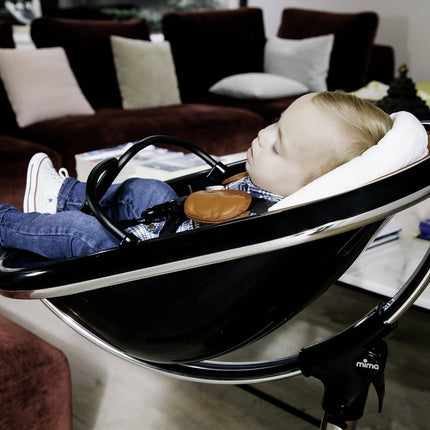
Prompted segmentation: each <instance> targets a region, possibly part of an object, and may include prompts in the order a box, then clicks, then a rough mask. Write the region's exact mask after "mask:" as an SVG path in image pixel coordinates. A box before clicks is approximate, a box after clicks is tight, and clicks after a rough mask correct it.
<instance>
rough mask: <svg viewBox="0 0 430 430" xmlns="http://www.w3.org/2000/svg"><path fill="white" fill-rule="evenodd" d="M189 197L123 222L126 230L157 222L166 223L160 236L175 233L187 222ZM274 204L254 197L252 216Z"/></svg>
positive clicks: (165, 203)
mask: <svg viewBox="0 0 430 430" xmlns="http://www.w3.org/2000/svg"><path fill="white" fill-rule="evenodd" d="M187 197H188V196H185V197H180V198H178V199H174V200H169V201H167V202H164V203H160V204H158V205H155V206H153V207H151V208H149V209H147V210H146V211H143V212H142V213H141V214H140V218H137V219H132V220H124V221H121V225H122V226H123V227H124V228H129V227H133V226H135V225H138V224H145V225H149V224H152V223H155V222H161V221H165V223H164V226H163V228H162V229H161V232H160V236H164V235H167V234H171V233H175V232H176V230H177V229H178V228H179V226H180V225H181V224H182V223H183V222H184V221H186V220H187V216H186V215H185V213H184V203H185V200H186V199H187ZM273 204H274V202H273V201H271V200H266V199H262V198H257V197H253V198H252V202H251V205H250V206H249V210H250V212H251V213H252V214H256V215H259V214H262V213H264V212H267V210H268V209H269V208H270V206H272V205H273Z"/></svg>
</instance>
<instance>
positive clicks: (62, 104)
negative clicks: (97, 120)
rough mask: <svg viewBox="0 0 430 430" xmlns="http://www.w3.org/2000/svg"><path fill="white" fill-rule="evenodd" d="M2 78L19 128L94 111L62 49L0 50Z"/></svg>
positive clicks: (0, 75) (0, 74) (0, 72)
mask: <svg viewBox="0 0 430 430" xmlns="http://www.w3.org/2000/svg"><path fill="white" fill-rule="evenodd" d="M0 77H1V79H2V80H3V84H4V87H5V89H6V93H7V95H8V98H9V101H10V103H11V105H12V109H13V110H14V112H15V115H16V121H17V123H18V125H19V126H20V127H26V126H28V125H30V124H34V123H36V122H39V121H44V120H48V119H53V118H60V117H63V116H68V115H91V114H94V110H93V109H92V107H91V106H90V104H89V103H88V101H87V99H86V98H85V96H84V95H83V93H82V91H81V89H80V88H79V85H78V82H77V81H76V78H75V76H74V74H73V72H72V69H71V68H70V65H69V62H68V59H67V56H66V54H65V52H64V50H63V48H60V47H56V48H42V49H0Z"/></svg>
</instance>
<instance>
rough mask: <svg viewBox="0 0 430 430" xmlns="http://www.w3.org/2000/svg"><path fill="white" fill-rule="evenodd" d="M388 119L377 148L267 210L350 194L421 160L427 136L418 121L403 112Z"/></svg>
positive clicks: (424, 152) (375, 146)
mask: <svg viewBox="0 0 430 430" xmlns="http://www.w3.org/2000/svg"><path fill="white" fill-rule="evenodd" d="M391 118H392V119H393V121H394V124H393V127H392V129H391V130H390V131H389V132H388V133H387V134H386V135H385V136H384V137H383V138H382V139H381V140H380V141H379V142H378V144H377V145H374V146H372V147H371V148H369V149H368V150H367V151H365V152H364V153H363V154H362V155H360V156H359V157H356V158H354V159H352V160H350V161H348V162H347V163H345V164H342V165H341V166H339V167H337V168H336V169H334V170H332V171H331V172H328V173H326V174H325V175H323V176H321V177H319V178H317V179H315V180H314V181H312V182H311V183H309V184H308V185H306V186H304V187H303V188H301V189H300V190H298V191H296V192H295V193H293V194H291V195H290V196H288V197H286V198H285V199H283V200H281V201H280V202H278V203H276V204H275V205H273V206H272V207H271V208H270V209H269V210H277V209H283V208H286V207H290V206H296V205H299V204H303V203H309V202H311V201H314V200H319V199H323V198H326V197H330V196H333V195H336V194H340V193H344V192H346V191H350V190H352V189H354V188H358V187H360V186H362V185H364V184H366V183H368V182H371V181H373V180H375V179H377V178H380V177H381V176H385V175H388V174H390V173H393V172H395V171H396V170H399V169H401V168H403V167H405V166H407V165H409V164H411V163H414V162H415V161H418V160H420V159H421V158H423V157H425V156H426V155H427V153H428V148H427V147H428V136H427V132H426V130H425V129H424V127H423V125H422V124H421V123H420V122H419V121H418V119H417V118H416V117H415V116H414V115H412V114H411V113H409V112H403V111H402V112H397V113H393V114H392V115H391Z"/></svg>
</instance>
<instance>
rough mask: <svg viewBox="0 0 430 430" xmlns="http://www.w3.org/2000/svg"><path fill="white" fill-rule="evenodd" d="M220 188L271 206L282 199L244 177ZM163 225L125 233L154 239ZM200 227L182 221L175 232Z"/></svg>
mask: <svg viewBox="0 0 430 430" xmlns="http://www.w3.org/2000/svg"><path fill="white" fill-rule="evenodd" d="M222 188H223V189H225V190H240V191H245V192H246V193H249V194H251V196H252V197H256V198H260V199H264V200H269V201H272V202H273V204H275V203H277V202H279V201H280V200H282V199H283V197H282V196H279V195H277V194H272V193H269V192H268V191H265V190H262V189H261V188H259V187H257V186H255V185H254V184H253V183H252V181H251V178H250V177H249V176H246V177H244V178H242V179H239V180H237V181H234V182H230V183H229V184H227V185H224V186H223V187H222ZM250 215H255V214H253V213H251V214H250ZM164 223H165V221H161V222H157V223H152V224H149V225H146V224H138V225H135V226H133V227H129V228H127V232H128V233H133V234H134V235H135V236H137V237H138V238H139V239H140V240H148V239H154V238H156V237H158V236H159V235H160V232H161V229H162V228H163V226H164ZM202 225H204V224H202V223H199V222H197V221H193V220H190V219H189V220H186V221H184V222H183V223H182V224H181V225H180V226H179V228H178V229H177V230H176V232H180V231H186V230H192V229H194V228H197V227H201V226H202Z"/></svg>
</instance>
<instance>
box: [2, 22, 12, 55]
mask: <svg viewBox="0 0 430 430" xmlns="http://www.w3.org/2000/svg"><path fill="white" fill-rule="evenodd" d="M0 48H15V42H14V41H13V33H12V24H11V23H10V22H9V21H4V20H0Z"/></svg>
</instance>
